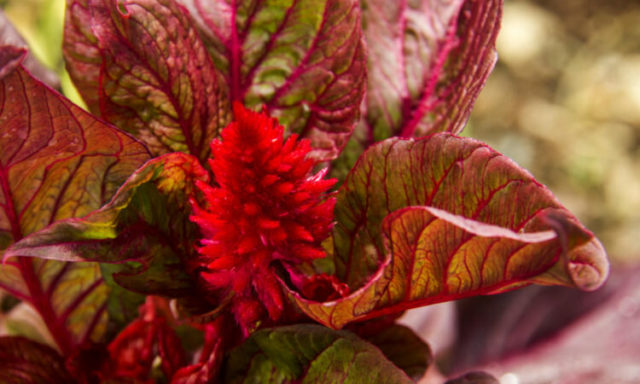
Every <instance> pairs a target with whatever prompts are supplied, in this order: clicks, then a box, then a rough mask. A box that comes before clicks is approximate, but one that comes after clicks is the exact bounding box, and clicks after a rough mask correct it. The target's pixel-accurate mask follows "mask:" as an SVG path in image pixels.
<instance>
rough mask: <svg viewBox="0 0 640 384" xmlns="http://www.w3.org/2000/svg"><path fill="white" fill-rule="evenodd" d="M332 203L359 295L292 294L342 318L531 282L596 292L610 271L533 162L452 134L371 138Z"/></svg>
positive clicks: (340, 272)
mask: <svg viewBox="0 0 640 384" xmlns="http://www.w3.org/2000/svg"><path fill="white" fill-rule="evenodd" d="M335 213H336V221H337V224H336V227H335V232H334V245H335V252H334V254H333V259H334V262H335V265H336V275H337V277H338V278H339V279H341V280H342V281H344V282H346V283H348V284H349V286H350V287H351V290H352V292H353V293H352V294H351V295H349V296H347V297H344V298H342V299H338V300H335V301H331V302H326V303H318V302H313V301H310V300H306V299H303V298H302V297H300V296H299V295H298V294H296V293H293V292H292V293H291V296H292V297H293V299H294V300H295V301H296V302H297V303H298V305H299V306H300V307H301V308H302V309H303V310H304V311H305V312H306V313H307V314H308V315H309V316H311V317H312V318H314V319H316V320H317V321H320V322H322V323H323V324H325V325H328V326H331V327H334V328H340V327H342V326H343V325H345V324H346V323H348V322H350V321H354V320H358V319H367V318H371V317H376V316H380V315H384V314H388V313H392V312H397V311H401V310H404V309H408V308H412V307H416V306H422V305H427V304H431V303H436V302H441V301H446V300H453V299H458V298H462V297H466V296H471V295H478V294H489V293H497V292H501V291H506V290H509V289H513V288H516V287H519V286H522V285H526V284H530V283H541V284H560V285H567V286H576V287H578V288H582V289H586V290H592V289H595V288H597V287H598V286H600V285H601V284H602V282H603V281H604V280H605V278H606V276H607V273H608V262H607V260H606V255H605V252H604V249H603V248H602V245H601V244H600V242H599V241H598V240H597V239H596V238H595V237H594V236H593V234H591V232H589V231H588V230H587V229H585V228H584V227H583V226H582V225H581V224H580V223H579V222H578V221H577V219H576V218H575V217H573V216H572V215H571V214H570V213H569V212H568V211H567V210H566V209H565V208H563V207H562V206H561V205H560V204H559V203H558V202H557V200H556V199H555V198H554V197H553V195H552V194H551V193H550V192H549V191H548V190H547V189H546V188H545V187H544V186H542V185H540V184H539V183H537V182H536V181H535V180H534V179H533V177H532V176H531V175H530V174H529V173H528V172H526V171H525V170H523V169H522V168H520V167H518V166H517V165H516V164H515V163H513V162H512V161H511V160H509V159H507V158H506V157H504V156H502V155H500V154H498V153H496V152H495V151H493V150H491V149H490V148H488V147H487V146H486V145H483V144H482V143H480V142H477V141H475V140H471V139H464V138H458V137H455V136H451V135H449V134H437V135H432V136H429V137H426V138H424V139H422V140H417V141H414V140H399V139H390V140H386V141H384V142H383V143H381V144H379V145H376V146H374V147H372V148H371V149H370V150H369V151H367V152H366V153H365V155H364V156H363V157H362V158H361V159H360V161H359V162H358V164H357V165H356V167H355V168H354V169H353V171H352V173H351V174H350V175H349V177H348V178H347V181H346V183H345V184H344V186H343V188H342V189H341V191H340V193H339V194H338V201H337V205H336V210H335Z"/></svg>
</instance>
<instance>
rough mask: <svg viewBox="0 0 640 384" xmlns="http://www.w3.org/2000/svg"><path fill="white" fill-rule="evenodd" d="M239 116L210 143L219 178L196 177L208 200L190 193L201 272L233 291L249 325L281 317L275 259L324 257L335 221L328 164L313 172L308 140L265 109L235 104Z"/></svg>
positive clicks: (241, 318)
mask: <svg viewBox="0 0 640 384" xmlns="http://www.w3.org/2000/svg"><path fill="white" fill-rule="evenodd" d="M234 115H235V121H234V122H232V123H231V124H229V126H228V127H226V128H225V129H224V130H223V131H222V133H221V139H216V140H214V141H213V142H212V143H211V152H212V159H210V160H209V164H210V166H211V169H212V170H213V173H214V175H215V182H216V184H217V185H208V184H206V183H203V182H199V183H198V184H197V186H198V188H199V189H200V190H201V192H202V194H203V196H204V199H205V202H204V204H203V205H202V206H201V205H200V204H198V203H197V202H195V200H192V205H193V209H194V213H193V215H192V216H191V220H192V221H194V222H195V223H197V224H198V225H199V226H200V229H201V231H202V235H203V239H202V240H201V242H200V243H201V244H200V245H201V246H200V247H199V248H198V251H199V253H200V255H201V258H200V260H199V261H198V262H199V264H200V265H201V266H203V267H205V271H204V272H202V274H201V275H202V277H203V278H204V279H205V281H206V282H207V283H208V284H209V285H210V286H211V288H213V289H214V290H217V291H222V292H224V293H225V294H229V293H232V294H233V295H234V299H233V300H232V311H233V314H234V316H235V318H236V321H237V322H238V323H239V324H240V325H241V326H242V328H243V330H244V331H245V332H247V331H248V330H250V329H251V328H253V327H254V325H255V323H256V322H257V321H259V320H260V319H261V318H263V313H264V310H263V309H266V312H267V313H268V316H269V318H271V320H274V321H275V320H277V319H279V318H280V316H281V313H282V310H283V297H282V293H281V290H280V286H279V283H278V281H277V278H276V274H275V271H274V268H273V266H272V262H273V261H275V260H278V261H280V262H282V263H285V264H289V265H295V264H297V263H300V262H304V261H309V260H313V259H316V258H320V257H324V255H325V253H324V251H323V249H322V247H321V242H322V241H323V240H324V239H326V238H327V237H328V235H329V232H330V230H331V227H332V222H333V207H334V205H335V198H333V197H327V196H326V192H327V190H328V189H329V188H330V187H331V186H332V185H333V184H334V183H335V180H334V179H330V180H325V179H324V176H325V173H326V170H323V171H320V172H318V173H316V174H312V168H313V167H314V165H316V162H315V161H314V160H312V159H310V158H308V157H307V154H308V153H309V151H310V150H311V146H310V144H309V141H308V140H306V139H298V136H297V135H295V134H292V135H291V136H289V137H288V138H287V139H286V140H285V139H284V138H283V132H284V128H283V127H282V126H280V125H279V124H278V122H277V120H275V119H273V118H271V117H269V116H268V115H267V114H266V113H265V112H262V113H256V112H252V111H249V110H247V109H245V108H244V107H243V106H242V105H241V104H239V103H236V104H235V105H234Z"/></svg>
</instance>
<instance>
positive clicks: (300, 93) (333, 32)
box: [181, 0, 365, 160]
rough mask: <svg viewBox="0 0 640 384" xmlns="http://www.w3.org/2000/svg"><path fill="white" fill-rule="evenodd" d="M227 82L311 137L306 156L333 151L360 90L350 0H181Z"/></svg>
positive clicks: (343, 138) (355, 110)
mask: <svg viewBox="0 0 640 384" xmlns="http://www.w3.org/2000/svg"><path fill="white" fill-rule="evenodd" d="M181 1H182V2H183V3H185V4H186V5H187V6H188V7H189V8H190V9H191V10H192V14H193V15H194V17H195V18H197V19H198V20H199V21H200V26H201V27H202V29H203V36H204V40H205V41H206V43H207V45H208V47H209V51H210V53H211V55H212V57H213V60H214V62H215V63H216V67H217V68H220V69H221V71H222V72H223V74H224V78H225V80H226V82H227V84H228V87H229V89H230V93H231V98H232V99H233V100H234V101H235V100H240V101H243V102H244V104H245V105H247V106H249V107H258V106H260V104H264V105H266V106H267V108H268V110H269V112H270V113H271V114H272V115H273V116H274V117H277V118H278V119H279V121H280V123H281V124H282V125H284V126H285V127H287V128H288V129H289V130H290V131H292V132H295V133H298V134H301V135H302V136H304V137H308V138H309V139H311V143H312V145H313V147H314V149H315V150H314V151H313V152H312V154H311V156H313V157H314V158H316V159H319V160H330V159H333V158H335V157H336V156H337V155H338V154H339V153H340V151H341V150H342V148H343V147H344V146H345V144H346V142H347V140H348V139H349V137H350V136H351V132H352V130H353V126H354V125H355V123H356V122H357V120H358V118H359V114H360V103H361V100H362V97H363V95H364V90H365V53H364V47H363V42H362V40H361V35H362V33H361V29H360V9H359V7H358V2H357V0H285V1H274V0H258V1H253V0H243V1H233V2H231V1H229V0H212V1H203V0H181Z"/></svg>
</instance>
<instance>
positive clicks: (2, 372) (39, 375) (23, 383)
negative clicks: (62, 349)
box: [0, 337, 75, 384]
mask: <svg viewBox="0 0 640 384" xmlns="http://www.w3.org/2000/svg"><path fill="white" fill-rule="evenodd" d="M0 382H2V383H11V384H58V383H70V384H71V383H75V380H73V378H72V377H71V376H70V375H69V373H67V371H66V369H65V366H64V360H63V359H62V356H60V355H59V354H58V353H57V352H56V351H55V350H53V349H52V348H50V347H47V346H46V345H43V344H39V343H36V342H34V341H31V340H28V339H25V338H23V337H0Z"/></svg>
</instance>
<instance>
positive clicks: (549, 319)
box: [449, 274, 620, 372]
mask: <svg viewBox="0 0 640 384" xmlns="http://www.w3.org/2000/svg"><path fill="white" fill-rule="evenodd" d="M616 277H618V276H615V275H614V274H612V275H611V276H609V278H608V279H607V283H606V284H605V285H604V286H603V287H602V288H600V289H598V291H596V292H582V291H577V290H574V289H567V288H565V287H541V286H531V287H526V288H523V289H519V290H517V291H513V292H508V293H505V294H502V295H496V296H481V297H473V298H469V299H466V300H461V301H459V302H457V303H456V304H457V313H458V321H456V328H457V330H456V333H457V334H458V341H457V342H456V343H455V345H454V346H453V348H452V352H451V353H452V356H455V357H456V358H455V359H454V360H453V361H451V364H450V366H449V369H451V371H452V372H461V371H464V370H467V369H471V368H473V367H475V366H477V365H478V364H485V363H488V362H490V361H499V360H500V359H503V358H506V357H509V356H513V355H515V354H518V353H523V352H526V351H529V350H531V348H532V347H534V346H537V345H541V344H542V343H545V342H551V340H553V339H555V336H556V335H557V334H558V333H561V332H563V330H564V329H566V328H568V327H571V326H572V324H573V323H575V322H579V321H580V320H581V319H584V318H585V317H586V316H589V314H590V313H591V312H592V311H594V310H596V309H597V308H598V306H600V305H603V303H606V302H607V301H608V300H609V299H611V296H612V295H613V294H614V293H616V292H617V291H618V289H619V288H620V287H619V285H620V284H619V280H618V279H616Z"/></svg>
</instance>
